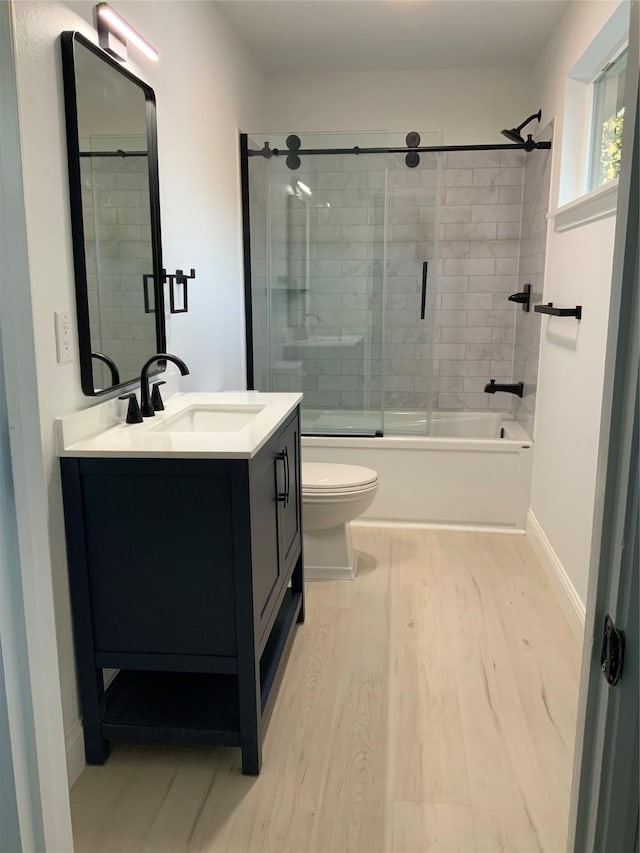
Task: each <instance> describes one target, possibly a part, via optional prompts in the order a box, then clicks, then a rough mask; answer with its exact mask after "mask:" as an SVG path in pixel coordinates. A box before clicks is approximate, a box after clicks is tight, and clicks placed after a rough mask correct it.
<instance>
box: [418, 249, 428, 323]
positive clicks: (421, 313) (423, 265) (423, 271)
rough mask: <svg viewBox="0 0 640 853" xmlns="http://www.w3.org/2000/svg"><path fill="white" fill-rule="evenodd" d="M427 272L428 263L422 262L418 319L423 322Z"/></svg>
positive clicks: (425, 306) (425, 308) (425, 304)
mask: <svg viewBox="0 0 640 853" xmlns="http://www.w3.org/2000/svg"><path fill="white" fill-rule="evenodd" d="M428 272H429V261H423V262H422V300H421V302H420V319H421V320H424V315H425V312H426V310H427V273H428Z"/></svg>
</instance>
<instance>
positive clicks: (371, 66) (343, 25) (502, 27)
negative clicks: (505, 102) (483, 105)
mask: <svg viewBox="0 0 640 853" xmlns="http://www.w3.org/2000/svg"><path fill="white" fill-rule="evenodd" d="M568 5H569V2H568V0H219V2H218V3H217V6H218V8H219V9H220V10H221V11H222V13H223V14H224V15H225V17H226V18H227V20H228V21H229V22H230V23H231V25H232V26H233V28H234V29H235V30H236V31H237V33H238V34H239V36H240V38H241V40H242V41H244V43H245V44H246V45H247V46H248V48H249V50H250V51H251V53H252V54H253V56H254V57H255V58H256V60H257V61H258V62H259V63H260V65H261V66H262V67H263V68H264V70H265V71H267V72H272V73H278V72H279V73H301V72H324V71H400V70H416V69H433V68H482V67H484V68H487V67H494V68H495V67H499V66H509V65H520V64H524V65H527V66H530V65H533V63H534V61H535V60H536V58H537V57H538V56H539V54H540V51H541V50H542V48H543V47H544V45H545V43H546V42H547V40H548V39H549V36H550V34H551V32H552V30H553V28H554V27H555V25H556V24H557V22H558V21H559V19H560V17H561V16H562V14H563V13H564V11H565V10H566V8H567V6H568Z"/></svg>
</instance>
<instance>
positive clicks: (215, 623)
mask: <svg viewBox="0 0 640 853" xmlns="http://www.w3.org/2000/svg"><path fill="white" fill-rule="evenodd" d="M300 399H301V395H299V394H260V393H257V392H238V393H225V394H185V395H177V396H176V397H174V398H172V399H171V400H169V401H168V402H167V404H166V410H165V411H164V412H160V413H158V414H157V416H156V417H154V418H148V419H145V422H144V423H142V424H139V425H126V424H117V425H115V426H109V428H107V429H102V430H100V431H99V432H98V433H97V434H95V429H96V426H95V418H96V417H98V416H97V415H96V414H93V415H92V413H91V410H86V411H84V412H79V413H76V414H73V415H69V416H66V417H63V418H59V419H58V421H57V429H58V447H59V455H60V456H61V460H60V463H61V469H62V485H63V494H64V507H65V522H66V535H67V551H68V560H69V577H70V586H71V601H72V608H73V621H74V632H75V643H76V656H77V666H78V679H79V686H80V694H81V703H82V713H83V719H84V738H85V751H86V758H87V761H88V763H90V764H103V763H104V762H105V760H106V759H107V757H108V754H109V742H110V741H116V740H125V741H137V742H145V743H170V744H224V745H228V746H240V747H241V750H242V769H243V772H244V773H246V774H257V773H259V771H260V766H261V744H262V737H263V732H264V727H265V724H266V721H267V718H268V715H269V713H270V710H271V708H272V706H273V703H274V698H275V695H276V692H277V687H278V683H279V679H280V678H281V676H282V672H283V669H284V666H285V663H286V659H287V654H288V651H289V649H290V647H291V644H292V642H293V638H294V634H295V628H296V625H297V624H298V623H300V622H302V621H303V619H304V588H303V567H302V544H301V543H302V536H301V531H302V517H301V516H302V505H301V492H300V426H299V402H300ZM110 403H111V404H113V405H115V401H110ZM105 405H106V404H105ZM92 417H93V418H94V425H93V428H92V427H91V425H90V424H91V418H92ZM92 429H93V431H94V434H93V435H91V434H90V433H91V431H92ZM105 669H116V670H119V671H118V673H117V675H116V676H115V678H114V679H113V680H112V681H111V683H110V684H109V685H108V687H107V688H106V689H104V687H103V670H105Z"/></svg>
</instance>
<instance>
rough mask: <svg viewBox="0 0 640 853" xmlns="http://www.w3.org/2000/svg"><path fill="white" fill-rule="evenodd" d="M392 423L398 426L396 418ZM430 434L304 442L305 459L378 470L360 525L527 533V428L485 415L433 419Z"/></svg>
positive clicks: (440, 415)
mask: <svg viewBox="0 0 640 853" xmlns="http://www.w3.org/2000/svg"><path fill="white" fill-rule="evenodd" d="M411 417H412V418H413V419H414V420H415V419H416V415H412V416H411ZM396 419H397V420H398V424H397V428H401V424H400V419H399V418H398V413H396ZM406 426H407V428H415V424H413V423H411V424H407V425H406ZM431 428H432V435H431V436H430V437H429V438H423V437H419V436H415V435H402V436H385V437H382V438H357V437H354V438H351V437H348V438H338V437H333V436H321V437H316V436H303V438H302V459H303V461H305V460H306V461H309V462H341V463H347V464H351V465H365V466H366V467H368V468H374V469H375V470H376V471H377V472H378V479H379V487H378V493H377V495H376V497H375V500H374V501H373V503H372V504H371V506H370V507H369V509H368V510H367V512H366V513H365V514H364V515H363V516H362V520H363V521H372V522H374V521H375V522H396V523H397V522H404V523H417V524H434V525H461V526H470V527H485V528H487V527H488V528H496V529H497V528H502V529H504V528H507V529H511V530H524V529H525V519H526V515H527V511H528V509H529V499H530V492H531V469H532V461H533V443H532V441H531V439H530V437H529V436H528V435H527V434H526V432H525V431H524V429H523V428H522V427H521V426H520V425H519V424H518V423H516V422H515V421H513V420H510V419H508V418H505V417H504V415H500V414H494V413H488V412H484V413H483V412H461V413H455V412H452V413H438V414H437V415H434V416H433V418H432V425H431ZM501 431H503V433H504V437H503V438H500V434H501ZM445 435H446V436H448V437H444V436H445ZM452 435H455V436H456V437H455V438H452V437H451V436H452Z"/></svg>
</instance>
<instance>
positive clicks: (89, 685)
mask: <svg viewBox="0 0 640 853" xmlns="http://www.w3.org/2000/svg"><path fill="white" fill-rule="evenodd" d="M79 680H80V699H81V703H82V729H83V734H84V754H85V758H86V759H87V764H104V763H105V761H106V760H107V758H109V752H110V749H109V741H106V740H104V739H103V737H102V735H101V733H100V720H101V719H102V708H103V705H104V681H103V676H102V670H101V669H95V668H94V669H93V673H91V674H89V673H88V672H87V673H85V676H84V678H83V677H82V675H81V676H80V679H79Z"/></svg>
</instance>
